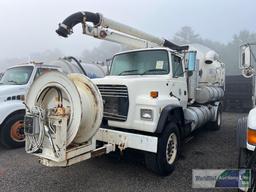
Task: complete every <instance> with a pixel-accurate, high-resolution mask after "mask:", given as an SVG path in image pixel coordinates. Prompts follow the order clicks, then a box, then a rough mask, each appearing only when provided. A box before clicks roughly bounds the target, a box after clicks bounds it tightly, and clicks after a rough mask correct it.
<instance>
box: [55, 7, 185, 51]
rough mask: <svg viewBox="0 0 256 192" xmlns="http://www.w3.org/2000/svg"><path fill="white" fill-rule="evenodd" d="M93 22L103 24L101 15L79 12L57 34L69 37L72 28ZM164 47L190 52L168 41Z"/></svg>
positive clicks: (67, 20) (70, 17) (64, 23)
mask: <svg viewBox="0 0 256 192" xmlns="http://www.w3.org/2000/svg"><path fill="white" fill-rule="evenodd" d="M85 21H86V22H91V23H93V24H94V25H95V26H98V25H100V24H101V15H100V14H99V13H91V12H86V11H84V12H77V13H74V14H72V15H70V16H69V17H67V18H66V19H65V20H64V21H63V22H62V23H60V24H59V28H58V29H57V30H56V33H57V34H58V35H60V36H62V37H68V35H70V34H71V33H72V28H73V27H74V26H75V25H77V24H79V23H84V22H85ZM163 46H164V47H168V48H170V49H173V50H176V51H183V50H188V48H189V46H179V45H176V44H174V43H172V42H170V41H168V40H164V44H163Z"/></svg>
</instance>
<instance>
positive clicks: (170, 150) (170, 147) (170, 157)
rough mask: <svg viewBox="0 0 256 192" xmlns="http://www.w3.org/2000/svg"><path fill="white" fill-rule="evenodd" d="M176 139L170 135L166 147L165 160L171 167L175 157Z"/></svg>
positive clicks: (173, 134)
mask: <svg viewBox="0 0 256 192" xmlns="http://www.w3.org/2000/svg"><path fill="white" fill-rule="evenodd" d="M177 146H178V139H177V136H176V134H175V133H172V134H170V136H169V138H168V141H167V147H166V160H167V162H168V163H169V164H170V165H171V164H173V162H174V161H175V159H176V156H177Z"/></svg>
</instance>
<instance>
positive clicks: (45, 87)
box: [25, 12, 225, 176]
mask: <svg viewBox="0 0 256 192" xmlns="http://www.w3.org/2000/svg"><path fill="white" fill-rule="evenodd" d="M79 23H80V24H82V28H83V33H84V34H85V35H89V36H92V37H94V38H97V39H102V40H108V41H112V42H116V43H120V44H125V45H126V46H129V47H130V50H128V51H124V52H121V53H118V54H116V55H114V56H113V59H112V63H111V68H110V74H109V75H108V76H106V77H104V78H98V79H89V78H87V77H86V76H84V75H81V74H70V75H68V76H64V75H62V74H61V73H58V72H50V73H47V74H44V75H42V76H40V77H39V78H38V79H37V80H36V81H35V82H34V83H33V85H32V86H31V88H30V90H29V92H28V94H27V97H26V105H27V106H28V108H27V112H26V117H25V134H26V147H25V149H26V152H27V153H29V154H33V155H35V156H37V157H39V161H40V163H41V164H43V165H46V166H50V167H66V166H70V165H72V164H75V163H78V162H81V161H84V160H87V159H90V158H92V157H96V156H99V155H103V154H107V153H110V152H112V151H117V150H120V151H123V150H125V149H135V150H139V151H142V152H144V153H145V162H146V166H147V167H148V168H149V169H150V170H152V171H154V172H155V173H157V174H159V175H164V176H165V175H168V174H170V173H171V172H172V171H173V170H174V166H175V162H176V161H177V157H178V154H179V152H180V148H181V144H182V142H184V141H185V139H186V138H188V136H189V135H190V134H191V133H192V132H193V131H195V130H196V129H198V128H200V127H203V126H205V125H207V126H208V127H209V128H211V129H212V130H219V129H220V127H221V115H222V104H221V100H222V97H223V95H224V84H225V78H224V76H225V67H224V63H223V62H221V61H220V58H219V55H218V54H217V53H216V52H215V51H213V50H210V49H208V48H206V47H203V46H200V45H190V46H178V45H176V44H174V43H172V42H170V41H168V40H165V39H161V38H158V37H155V36H153V35H150V34H147V33H145V32H142V31H140V30H138V29H135V28H133V27H130V26H127V25H125V24H122V23H119V22H116V21H113V20H111V19H108V18H106V17H103V15H101V14H99V13H96V14H95V13H91V12H78V13H75V14H73V15H71V16H69V17H67V18H66V19H65V20H64V21H63V22H62V23H61V24H60V25H59V28H58V29H57V31H56V32H57V33H58V34H59V35H60V36H62V37H68V36H69V35H70V34H71V33H72V32H73V30H72V29H73V27H74V26H75V25H77V24H79Z"/></svg>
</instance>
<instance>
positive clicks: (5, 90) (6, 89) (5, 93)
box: [0, 85, 27, 102]
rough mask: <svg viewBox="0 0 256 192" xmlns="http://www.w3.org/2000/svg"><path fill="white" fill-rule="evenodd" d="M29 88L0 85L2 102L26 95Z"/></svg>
mask: <svg viewBox="0 0 256 192" xmlns="http://www.w3.org/2000/svg"><path fill="white" fill-rule="evenodd" d="M26 90H27V87H26V86H24V85H0V102H3V101H5V100H6V99H7V98H8V97H12V96H17V95H25V93H26Z"/></svg>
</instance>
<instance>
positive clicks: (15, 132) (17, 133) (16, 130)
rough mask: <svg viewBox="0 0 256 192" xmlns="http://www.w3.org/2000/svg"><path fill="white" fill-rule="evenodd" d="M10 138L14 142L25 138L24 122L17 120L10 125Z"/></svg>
mask: <svg viewBox="0 0 256 192" xmlns="http://www.w3.org/2000/svg"><path fill="white" fill-rule="evenodd" d="M11 138H12V139H13V140H14V141H16V142H23V141H24V140H25V134H24V122H23V121H21V120H19V121H16V122H15V123H14V124H13V125H12V126H11Z"/></svg>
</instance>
